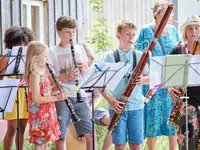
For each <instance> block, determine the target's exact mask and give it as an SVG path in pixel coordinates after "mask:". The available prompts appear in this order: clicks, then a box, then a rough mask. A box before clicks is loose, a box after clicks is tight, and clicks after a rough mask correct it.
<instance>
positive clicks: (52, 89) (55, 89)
mask: <svg viewBox="0 0 200 150" xmlns="http://www.w3.org/2000/svg"><path fill="white" fill-rule="evenodd" d="M51 91H52V92H54V91H59V89H58V86H57V85H53V86H52V87H51Z"/></svg>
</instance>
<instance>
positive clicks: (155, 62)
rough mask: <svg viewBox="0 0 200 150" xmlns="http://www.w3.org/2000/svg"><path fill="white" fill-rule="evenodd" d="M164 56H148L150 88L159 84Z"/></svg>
mask: <svg viewBox="0 0 200 150" xmlns="http://www.w3.org/2000/svg"><path fill="white" fill-rule="evenodd" d="M164 58H165V57H164V56H156V57H151V58H150V64H151V65H150V88H153V87H154V86H155V85H158V84H161V82H162V73H163V66H164V60H165V59H164Z"/></svg>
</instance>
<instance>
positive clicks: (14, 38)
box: [4, 26, 35, 49]
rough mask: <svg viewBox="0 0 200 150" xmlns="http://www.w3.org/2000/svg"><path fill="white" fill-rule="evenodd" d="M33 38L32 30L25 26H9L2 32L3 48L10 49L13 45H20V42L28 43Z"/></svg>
mask: <svg viewBox="0 0 200 150" xmlns="http://www.w3.org/2000/svg"><path fill="white" fill-rule="evenodd" d="M33 40H35V34H34V32H33V31H32V30H31V29H29V28H27V27H19V26H11V27H9V28H7V29H6V31H5V34H4V43H5V48H8V49H12V47H13V46H17V45H21V44H22V42H24V43H25V45H28V43H29V42H31V41H33Z"/></svg>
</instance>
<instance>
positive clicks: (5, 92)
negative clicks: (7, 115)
mask: <svg viewBox="0 0 200 150" xmlns="http://www.w3.org/2000/svg"><path fill="white" fill-rule="evenodd" d="M19 82H20V79H11V78H4V79H3V80H0V87H1V88H0V93H1V100H0V107H1V108H3V109H4V108H5V106H6V103H7V101H8V103H7V106H6V108H5V110H4V112H12V109H13V106H14V102H15V97H16V95H17V90H18V87H17V86H18V85H19ZM5 86H7V87H5ZM8 86H15V87H12V88H11V87H8ZM3 87H5V88H3ZM9 93H10V97H9Z"/></svg>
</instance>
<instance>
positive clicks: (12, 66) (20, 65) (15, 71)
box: [0, 46, 27, 149]
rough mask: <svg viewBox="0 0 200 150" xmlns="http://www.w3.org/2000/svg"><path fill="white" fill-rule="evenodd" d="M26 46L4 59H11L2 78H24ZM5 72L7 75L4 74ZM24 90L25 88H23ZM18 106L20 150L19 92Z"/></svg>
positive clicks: (0, 71) (18, 48) (20, 47)
mask: <svg viewBox="0 0 200 150" xmlns="http://www.w3.org/2000/svg"><path fill="white" fill-rule="evenodd" d="M26 49H27V47H26V46H15V47H13V48H12V51H11V54H9V55H4V56H2V57H10V59H9V62H8V64H7V65H6V66H5V67H4V68H3V69H2V70H0V74H1V75H0V76H3V77H4V76H17V78H19V77H22V76H23V74H24V64H25V55H26ZM4 71H5V74H2V73H3V72H4ZM23 88H24V87H23ZM15 102H16V104H17V136H18V141H17V143H18V149H19V148H20V120H19V92H18V91H17V96H16V101H15Z"/></svg>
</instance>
